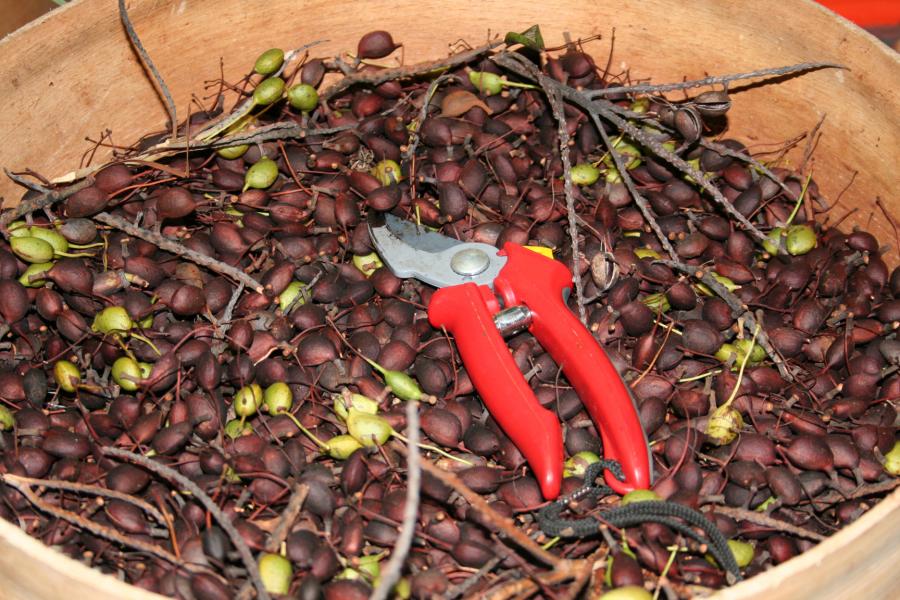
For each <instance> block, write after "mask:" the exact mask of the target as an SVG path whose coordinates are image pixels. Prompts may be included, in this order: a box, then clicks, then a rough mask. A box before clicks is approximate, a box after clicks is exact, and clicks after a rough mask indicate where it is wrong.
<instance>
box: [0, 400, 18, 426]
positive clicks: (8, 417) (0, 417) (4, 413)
mask: <svg viewBox="0 0 900 600" xmlns="http://www.w3.org/2000/svg"><path fill="white" fill-rule="evenodd" d="M15 425H16V419H15V417H13V414H12V411H11V410H9V409H8V408H6V407H5V406H3V405H2V404H0V431H8V430H10V429H12V428H13V427H14V426H15Z"/></svg>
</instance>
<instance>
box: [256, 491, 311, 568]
mask: <svg viewBox="0 0 900 600" xmlns="http://www.w3.org/2000/svg"><path fill="white" fill-rule="evenodd" d="M308 493H309V486H308V485H306V484H305V483H295V484H293V485H292V486H291V499H290V500H289V501H288V503H287V506H285V507H284V510H283V511H282V513H281V517H280V518H279V519H278V524H277V525H276V526H275V529H273V530H272V533H270V534H269V540H268V541H267V542H266V552H272V553H274V552H278V549H279V548H280V547H281V543H282V542H283V541H284V538H286V537H287V534H288V533H290V531H291V525H293V524H294V521H296V520H297V515H299V514H300V509H301V508H303V502H304V501H305V500H306V495H307V494H308Z"/></svg>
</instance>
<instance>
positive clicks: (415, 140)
mask: <svg viewBox="0 0 900 600" xmlns="http://www.w3.org/2000/svg"><path fill="white" fill-rule="evenodd" d="M455 78H456V76H455V75H450V74H444V75H441V76H440V77H438V78H437V79H435V80H434V81H432V82H431V84H430V85H429V86H428V90H426V92H425V96H424V100H423V101H422V109H421V110H420V111H419V121H418V125H417V126H416V128H415V130H412V131H410V137H411V138H412V140H411V141H410V143H409V147H408V148H407V149H406V158H407V160H408V159H411V158H412V157H414V156H415V155H416V149H417V148H418V147H419V141H420V140H421V138H422V136H420V135H419V132H420V131H421V130H422V124H423V123H424V122H425V119H427V118H428V105H429V104H431V98H432V97H433V96H434V93H435V92H436V91H437V89H438V86H439V85H441V84H442V83H444V82H445V81H447V80H449V79H455Z"/></svg>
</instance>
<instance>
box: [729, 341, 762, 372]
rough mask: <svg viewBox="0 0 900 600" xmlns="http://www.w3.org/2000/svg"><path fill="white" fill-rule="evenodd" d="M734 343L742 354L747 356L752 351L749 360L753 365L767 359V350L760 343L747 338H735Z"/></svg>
mask: <svg viewBox="0 0 900 600" xmlns="http://www.w3.org/2000/svg"><path fill="white" fill-rule="evenodd" d="M734 345H735V346H736V347H737V349H738V353H739V354H741V355H742V356H746V355H747V353H748V352H749V353H750V358H749V359H748V360H747V362H749V363H750V364H751V365H756V364H759V363H761V362H762V361H764V360H766V351H765V349H764V348H763V347H762V346H760V345H759V344H755V343H753V341H752V340H749V339H747V338H744V339H741V340H735V342H734Z"/></svg>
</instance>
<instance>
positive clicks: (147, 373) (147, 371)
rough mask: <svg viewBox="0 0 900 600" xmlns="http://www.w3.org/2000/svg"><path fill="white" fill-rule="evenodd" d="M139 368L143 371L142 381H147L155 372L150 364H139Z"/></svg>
mask: <svg viewBox="0 0 900 600" xmlns="http://www.w3.org/2000/svg"><path fill="white" fill-rule="evenodd" d="M138 367H139V368H140V369H141V379H147V378H148V377H150V373H152V372H153V365H151V364H150V363H148V362H139V363H138Z"/></svg>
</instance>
